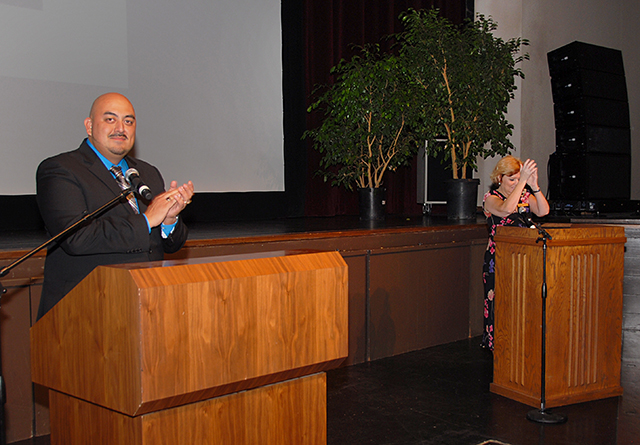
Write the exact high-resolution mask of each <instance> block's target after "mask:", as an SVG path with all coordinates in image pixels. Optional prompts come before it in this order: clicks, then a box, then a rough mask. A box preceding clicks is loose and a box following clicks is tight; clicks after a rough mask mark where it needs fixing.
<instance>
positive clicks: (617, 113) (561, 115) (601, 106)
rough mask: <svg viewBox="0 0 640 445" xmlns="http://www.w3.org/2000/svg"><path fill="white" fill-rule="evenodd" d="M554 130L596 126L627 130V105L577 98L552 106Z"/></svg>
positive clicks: (617, 102)
mask: <svg viewBox="0 0 640 445" xmlns="http://www.w3.org/2000/svg"><path fill="white" fill-rule="evenodd" d="M553 114H554V117H555V122H556V128H557V129H560V128H562V127H576V126H580V125H596V126H602V127H618V128H629V126H630V120H629V104H628V103H627V102H622V101H618V100H610V99H601V98H598V97H579V98H577V99H573V100H567V101H563V102H560V103H556V104H554V105H553Z"/></svg>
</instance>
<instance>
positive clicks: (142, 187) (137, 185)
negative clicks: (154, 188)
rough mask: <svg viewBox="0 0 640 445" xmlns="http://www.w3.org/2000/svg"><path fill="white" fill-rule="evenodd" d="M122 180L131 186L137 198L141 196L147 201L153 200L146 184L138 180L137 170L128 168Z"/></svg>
mask: <svg viewBox="0 0 640 445" xmlns="http://www.w3.org/2000/svg"><path fill="white" fill-rule="evenodd" d="M124 179H126V180H127V182H128V183H129V184H131V187H132V188H133V191H134V192H136V193H137V194H138V195H139V196H142V197H143V198H144V199H146V200H147V201H151V198H153V195H152V194H151V189H150V188H149V186H148V185H147V184H145V183H144V182H142V179H140V174H139V173H138V170H136V169H135V168H130V169H129V170H127V172H126V173H125V174H124Z"/></svg>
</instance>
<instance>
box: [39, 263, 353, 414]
mask: <svg viewBox="0 0 640 445" xmlns="http://www.w3.org/2000/svg"><path fill="white" fill-rule="evenodd" d="M347 305H348V300H347V266H346V264H345V262H344V260H343V259H342V257H341V256H340V254H338V253H337V252H317V253H300V252H297V254H286V253H285V252H276V253H263V254H256V255H244V256H226V257H224V256H223V257H211V258H200V259H196V260H185V261H173V262H171V261H165V262H159V263H144V264H128V265H119V266H102V267H98V268H96V269H95V270H94V271H93V272H92V273H91V274H90V275H89V276H88V277H86V278H85V279H84V280H83V281H82V282H81V283H80V284H79V285H78V286H76V288H74V289H73V290H72V291H71V292H70V293H69V294H68V295H67V296H65V298H63V300H62V301H60V302H59V303H58V304H57V305H56V306H55V307H54V308H53V309H52V310H51V311H50V312H49V313H47V314H46V315H45V316H44V317H43V318H42V319H41V320H40V321H38V322H37V323H36V324H35V325H34V327H33V328H32V329H31V353H32V378H33V381H34V382H36V383H38V384H41V385H43V386H46V387H48V388H50V389H53V390H55V391H58V392H60V393H64V394H67V395H69V396H73V397H75V398H78V399H82V400H85V401H88V402H91V403H93V404H96V405H99V406H102V407H105V408H108V409H111V410H114V411H117V412H119V413H122V414H126V415H129V416H138V415H141V414H144V413H149V412H152V411H157V410H161V409H166V408H169V407H175V406H179V405H184V404H187V403H193V402H196V401H201V400H205V399H209V398H212V397H217V396H220V395H224V394H229V393H232V392H237V391H240V390H246V389H251V388H256V387H258V386H263V385H267V384H270V383H274V382H280V381H283V380H286V379H291V378H295V377H299V376H303V375H308V374H312V373H316V372H319V371H323V370H326V369H330V368H332V367H335V366H337V364H339V363H340V362H341V361H342V360H344V358H345V357H346V356H347V355H348V311H347Z"/></svg>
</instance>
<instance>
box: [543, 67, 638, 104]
mask: <svg viewBox="0 0 640 445" xmlns="http://www.w3.org/2000/svg"><path fill="white" fill-rule="evenodd" d="M551 94H552V96H553V102H554V103H560V102H563V101H565V100H571V99H575V98H578V97H581V96H589V97H599V98H602V99H611V100H618V101H622V102H627V82H626V79H625V76H621V75H620V74H612V73H607V72H604V71H594V70H576V71H569V72H566V73H562V74H559V75H558V76H557V77H552V78H551Z"/></svg>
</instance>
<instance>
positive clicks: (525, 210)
mask: <svg viewBox="0 0 640 445" xmlns="http://www.w3.org/2000/svg"><path fill="white" fill-rule="evenodd" d="M530 213H531V212H530V211H529V206H528V205H526V206H521V205H518V214H520V217H521V218H522V219H523V220H524V222H525V224H527V225H528V226H529V228H530V229H535V228H536V223H534V222H533V220H532V219H531V214H530Z"/></svg>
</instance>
